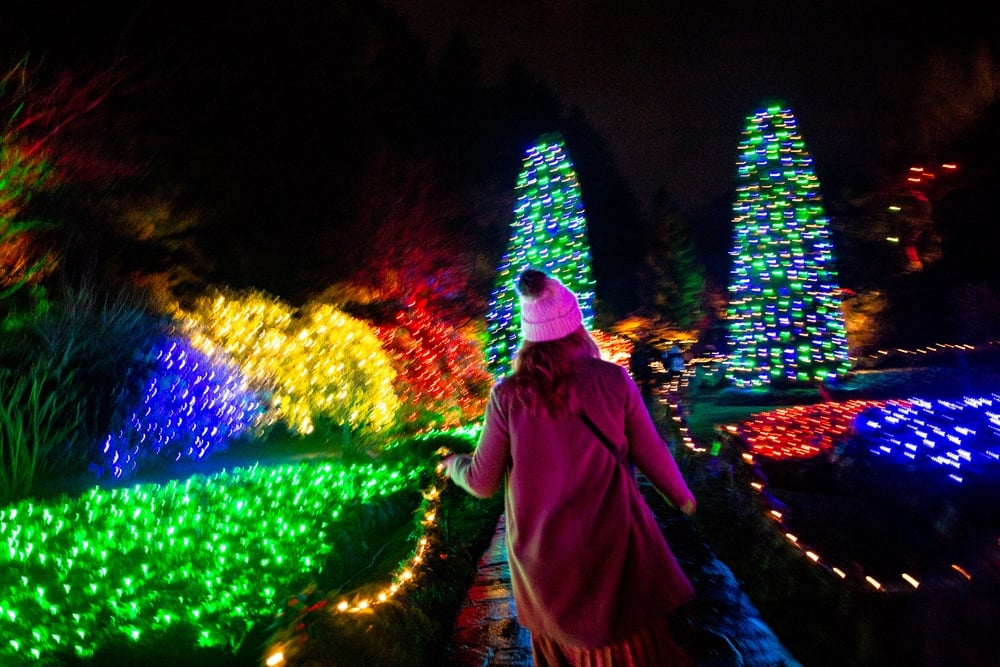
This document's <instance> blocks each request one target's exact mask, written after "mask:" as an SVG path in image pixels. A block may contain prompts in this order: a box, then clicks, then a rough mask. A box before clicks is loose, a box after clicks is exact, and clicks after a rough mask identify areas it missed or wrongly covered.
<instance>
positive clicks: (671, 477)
mask: <svg viewBox="0 0 1000 667" xmlns="http://www.w3.org/2000/svg"><path fill="white" fill-rule="evenodd" d="M625 379H626V383H625V384H626V387H627V389H626V390H625V392H626V397H625V433H626V435H627V436H628V442H629V449H630V451H629V457H630V458H631V459H632V462H633V463H635V465H636V466H637V467H638V468H639V470H641V471H642V472H643V474H644V475H646V477H647V478H648V479H649V481H650V482H652V484H653V486H654V487H656V490H657V491H659V492H660V495H662V496H663V497H664V498H666V499H667V500H668V501H669V502H670V503H671V504H673V505H674V506H675V507H677V508H682V507H684V506H685V505H686V504H688V503H689V502H692V503H693V502H694V494H693V493H691V490H690V489H689V488H688V486H687V483H686V482H685V481H684V477H683V476H682V475H681V472H680V469H679V468H678V467H677V462H676V461H675V460H674V457H673V455H672V454H671V453H670V448H669V447H668V446H667V443H666V442H664V441H663V438H661V437H660V433H659V431H657V430H656V425H655V424H653V419H652V417H650V416H649V410H647V409H646V404H645V403H644V402H643V400H642V395H641V394H640V393H639V388H638V387H637V386H636V384H635V382H633V381H632V379H631V378H629V377H626V378H625Z"/></svg>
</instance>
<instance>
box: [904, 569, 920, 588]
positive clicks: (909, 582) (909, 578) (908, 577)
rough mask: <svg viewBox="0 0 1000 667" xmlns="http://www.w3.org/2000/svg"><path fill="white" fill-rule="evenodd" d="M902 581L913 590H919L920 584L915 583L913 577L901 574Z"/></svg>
mask: <svg viewBox="0 0 1000 667" xmlns="http://www.w3.org/2000/svg"><path fill="white" fill-rule="evenodd" d="M903 579H905V580H906V583H908V584H909V585H911V586H913V587H914V588H919V587H920V582H919V581H917V580H916V579H914V578H913V577H911V576H910V575H908V574H907V573H905V572H904V573H903Z"/></svg>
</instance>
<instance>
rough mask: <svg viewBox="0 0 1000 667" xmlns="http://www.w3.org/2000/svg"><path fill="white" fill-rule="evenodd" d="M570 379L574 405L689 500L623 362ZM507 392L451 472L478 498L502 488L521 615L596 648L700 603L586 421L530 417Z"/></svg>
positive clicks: (525, 621) (679, 500) (532, 626)
mask: <svg viewBox="0 0 1000 667" xmlns="http://www.w3.org/2000/svg"><path fill="white" fill-rule="evenodd" d="M574 382H575V391H576V392H577V393H576V398H577V402H578V405H579V406H582V409H583V410H584V411H586V413H587V415H588V416H589V417H590V418H591V419H592V420H593V421H594V423H595V424H596V425H597V426H598V428H600V429H601V430H602V431H603V432H604V434H605V435H606V436H607V437H608V438H609V439H611V441H612V442H614V443H616V444H617V445H618V446H619V447H620V448H621V449H622V450H623V452H624V453H626V454H627V455H628V456H629V458H630V459H631V460H632V461H633V462H634V463H635V465H636V467H637V468H639V469H640V470H641V471H642V472H643V473H644V474H645V475H646V477H647V478H649V480H650V481H651V482H652V483H653V485H654V486H655V487H656V488H657V490H659V492H660V493H661V494H663V495H664V496H665V497H666V498H667V500H669V501H670V502H672V503H673V504H674V505H675V506H677V507H680V506H682V505H683V504H684V502H685V501H687V500H689V499H692V498H693V496H692V494H691V491H690V490H689V489H688V487H687V484H685V482H684V479H683V478H682V477H681V474H680V471H679V470H678V469H677V464H676V462H675V461H674V459H673V457H672V456H671V454H670V450H669V449H668V448H667V445H666V443H664V441H663V439H662V438H661V437H660V435H659V433H658V432H657V430H656V427H655V426H654V425H653V422H652V420H651V419H650V416H649V412H648V411H647V410H646V407H645V405H644V403H643V401H642V397H641V395H640V393H639V389H638V387H637V386H636V385H635V383H634V382H633V381H632V378H631V377H630V376H629V375H628V373H627V372H626V371H625V369H623V368H622V367H620V366H618V365H616V364H612V363H609V362H605V361H601V360H598V359H586V360H583V361H582V362H581V365H580V367H579V369H578V371H577V376H576V377H575V378H574ZM510 398H511V397H510V391H509V388H505V386H504V384H503V383H502V382H501V383H500V384H498V385H497V386H495V387H494V389H493V392H492V394H491V396H490V401H489V404H488V406H487V408H486V417H485V424H484V426H483V432H482V435H481V436H480V439H479V444H478V446H477V447H476V451H475V453H474V455H472V456H468V455H464V456H461V457H459V459H458V460H456V462H455V465H454V468H453V471H452V479H453V480H454V481H455V482H456V483H457V484H458V485H459V486H461V487H462V488H464V489H465V490H466V491H468V492H469V493H471V494H473V495H475V496H478V497H481V498H485V497H488V496H491V495H493V494H494V493H496V492H497V491H499V490H500V488H501V487H504V486H505V487H506V494H505V511H506V524H507V551H508V559H509V562H510V573H511V580H512V583H513V588H514V601H515V603H516V605H517V616H518V621H519V622H520V623H521V624H522V625H524V626H525V627H527V628H528V629H529V630H530V631H531V632H532V633H534V634H536V635H540V636H544V637H548V638H550V639H552V640H554V641H556V642H559V643H560V644H564V645H567V646H573V647H582V648H599V647H602V646H607V645H609V644H612V643H615V642H617V641H620V640H622V639H625V638H626V637H628V636H629V635H631V634H633V633H635V632H637V631H638V630H640V629H642V628H643V627H645V626H646V625H648V624H650V623H651V622H653V621H654V620H655V619H657V618H658V617H660V618H662V617H663V616H665V615H666V614H668V613H669V612H670V611H672V610H673V609H675V608H676V607H678V606H679V605H681V604H682V603H684V602H687V601H689V600H690V599H691V598H693V597H694V589H693V587H692V585H691V582H690V581H689V580H688V578H687V577H686V576H685V575H684V573H683V572H682V571H681V569H680V566H679V565H678V564H677V561H676V560H675V559H674V556H673V554H672V553H671V551H670V547H669V546H668V545H667V543H666V541H665V540H664V538H663V535H662V533H661V531H660V528H659V526H657V524H656V521H655V519H654V517H653V515H652V512H651V511H650V510H649V507H648V505H646V503H645V501H644V500H643V499H642V497H641V495H640V494H639V493H637V492H636V490H635V489H634V488H632V485H633V484H634V483H633V482H632V481H631V480H630V479H629V477H628V475H627V474H626V473H625V471H624V469H623V468H622V466H621V464H619V463H618V462H617V460H616V459H615V458H614V457H613V456H612V454H611V452H609V451H608V450H607V448H606V447H605V446H604V444H602V443H601V441H600V440H599V439H598V438H597V437H596V436H595V435H593V433H592V432H591V431H590V430H589V429H588V428H587V426H586V424H584V422H583V421H582V420H581V419H580V418H579V417H578V416H570V417H566V418H562V419H551V418H548V417H537V416H532V415H531V414H529V412H528V411H527V410H524V409H521V408H517V407H515V406H514V405H513V404H512V401H511V400H510ZM505 483H506V484H505Z"/></svg>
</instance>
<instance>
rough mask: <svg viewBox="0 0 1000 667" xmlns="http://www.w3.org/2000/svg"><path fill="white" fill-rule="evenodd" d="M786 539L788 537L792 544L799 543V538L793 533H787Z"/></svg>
mask: <svg viewBox="0 0 1000 667" xmlns="http://www.w3.org/2000/svg"><path fill="white" fill-rule="evenodd" d="M785 537H787V538H788V541H789V542H791V543H792V544H798V543H799V538H797V537H795V536H794V535H792V534H791V533H785Z"/></svg>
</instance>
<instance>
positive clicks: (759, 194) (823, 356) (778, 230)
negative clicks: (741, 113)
mask: <svg viewBox="0 0 1000 667" xmlns="http://www.w3.org/2000/svg"><path fill="white" fill-rule="evenodd" d="M733 225H734V230H733V249H732V251H731V252H730V255H731V256H732V262H733V264H732V269H731V273H730V279H729V306H728V312H727V319H728V322H729V333H728V339H729V354H730V356H729V364H728V367H727V371H726V372H727V376H728V377H729V379H730V380H732V381H733V383H734V384H736V385H737V386H739V387H753V386H762V385H770V384H781V383H784V384H788V383H792V384H795V383H808V382H815V381H817V380H819V381H833V380H836V379H837V378H838V377H840V376H841V375H843V374H844V373H846V372H847V371H848V370H849V368H850V365H849V362H848V358H847V352H848V348H847V336H846V333H845V328H844V315H843V312H842V310H841V300H840V287H839V285H838V281H837V272H836V268H835V266H834V257H833V247H832V244H831V241H830V230H829V218H828V217H827V216H826V213H825V211H824V208H823V203H822V198H821V195H820V187H819V180H818V179H817V178H816V174H815V172H814V170H813V162H812V157H811V156H810V155H809V153H808V152H807V151H806V149H805V145H804V143H803V141H802V138H801V136H800V135H799V132H798V127H797V124H796V121H795V118H794V116H793V115H792V113H791V111H789V110H788V109H787V108H785V107H784V106H783V105H781V104H775V105H771V106H768V107H767V108H765V109H762V110H760V111H758V112H757V113H755V114H753V115H751V116H748V117H747V124H746V127H745V129H744V130H743V137H742V140H741V142H740V147H739V158H738V162H737V179H736V199H735V202H734V203H733Z"/></svg>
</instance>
